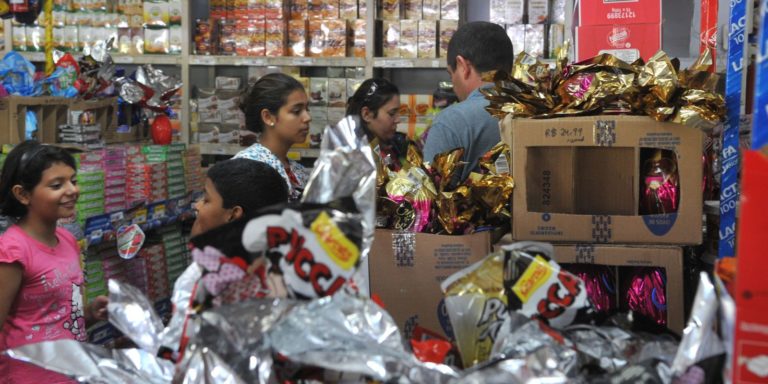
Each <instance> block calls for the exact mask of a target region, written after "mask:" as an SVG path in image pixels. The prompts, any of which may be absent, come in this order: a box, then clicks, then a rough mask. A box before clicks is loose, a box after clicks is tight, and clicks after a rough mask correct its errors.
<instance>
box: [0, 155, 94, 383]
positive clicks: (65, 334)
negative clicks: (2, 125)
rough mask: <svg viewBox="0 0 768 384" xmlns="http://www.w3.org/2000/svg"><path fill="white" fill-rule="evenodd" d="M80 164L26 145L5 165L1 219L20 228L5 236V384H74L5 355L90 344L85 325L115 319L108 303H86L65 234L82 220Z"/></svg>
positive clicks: (0, 342)
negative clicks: (76, 218)
mask: <svg viewBox="0 0 768 384" xmlns="http://www.w3.org/2000/svg"><path fill="white" fill-rule="evenodd" d="M75 175H76V172H75V160H74V158H72V155H70V154H69V153H67V152H66V151H64V150H63V149H61V148H57V147H53V146H48V145H42V144H39V143H37V142H34V141H26V142H24V143H21V144H19V145H18V146H16V147H15V148H14V149H13V150H12V151H11V153H9V154H8V157H7V158H6V160H5V164H4V165H3V170H2V175H0V213H2V214H3V215H5V216H9V217H12V218H13V219H14V224H13V225H12V226H11V227H10V228H8V230H7V231H6V232H5V233H4V234H3V235H2V236H0V378H2V382H3V383H11V384H18V383H45V384H53V383H69V382H71V381H70V380H68V379H67V378H66V377H64V376H61V375H59V374H57V373H54V372H50V371H47V370H44V369H42V368H38V367H35V366H32V365H29V364H27V363H23V362H20V361H17V360H13V359H11V358H9V357H7V356H4V355H2V352H3V351H5V350H6V349H10V348H15V347H19V346H22V345H25V344H31V343H39V342H43V341H51V340H62V339H69V340H79V341H85V340H86V333H85V326H86V324H87V323H90V322H91V321H92V320H104V319H106V317H107V313H106V306H107V298H106V297H104V296H100V297H97V298H96V299H95V300H94V301H93V302H92V303H91V304H90V306H89V307H86V306H85V305H84V303H83V296H82V288H83V271H82V269H81V268H80V249H79V247H78V245H77V241H76V240H75V238H74V236H72V234H70V233H69V232H67V231H66V230H65V229H62V228H58V227H57V226H56V223H57V221H58V220H59V219H62V218H66V217H71V216H72V215H74V214H75V203H76V202H77V198H78V194H79V190H78V188H77V182H76V177H75Z"/></svg>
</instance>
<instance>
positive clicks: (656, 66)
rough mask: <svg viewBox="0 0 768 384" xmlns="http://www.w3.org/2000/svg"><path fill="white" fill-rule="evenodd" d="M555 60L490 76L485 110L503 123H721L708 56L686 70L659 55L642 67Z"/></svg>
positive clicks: (521, 62)
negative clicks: (646, 119)
mask: <svg viewBox="0 0 768 384" xmlns="http://www.w3.org/2000/svg"><path fill="white" fill-rule="evenodd" d="M563 62H564V61H563V60H561V59H560V57H559V56H558V60H557V63H558V65H557V67H556V69H555V70H554V72H551V71H550V70H549V67H548V66H546V65H545V64H543V63H542V62H540V61H538V60H537V59H535V58H533V57H531V56H529V55H528V54H526V53H521V54H520V55H518V57H517V59H516V61H515V65H514V68H513V70H512V72H511V73H503V72H496V73H494V74H492V80H493V81H494V83H495V87H493V88H488V89H484V90H482V92H483V94H484V95H485V97H486V98H487V99H488V100H489V101H490V104H489V106H488V107H487V110H488V112H489V113H491V114H492V115H494V116H496V117H498V118H499V119H502V118H503V117H504V116H506V115H507V114H512V115H513V116H515V117H523V118H552V117H567V116H576V115H584V114H593V115H596V114H632V115H648V116H650V117H652V118H653V119H655V120H657V121H671V122H675V123H679V124H686V125H690V126H694V127H698V128H701V129H706V130H712V129H713V128H714V127H715V126H717V125H718V124H719V123H720V122H721V121H723V119H724V117H725V101H724V99H723V96H722V95H721V94H719V93H717V91H716V86H717V82H718V75H717V74H712V73H709V72H707V68H708V67H709V65H710V64H711V62H712V57H711V54H710V52H709V51H705V52H704V53H702V56H701V57H699V59H698V60H697V61H696V62H695V63H694V64H693V65H692V66H691V67H690V68H687V69H684V70H680V68H679V65H680V63H679V61H678V60H677V59H670V58H669V56H668V55H667V54H666V53H664V52H663V51H659V52H658V53H657V54H656V55H654V56H653V57H651V58H650V59H649V60H648V62H647V63H645V62H642V60H638V61H637V62H634V63H626V62H623V61H621V60H619V59H618V58H616V57H615V56H612V55H610V54H601V55H599V56H596V57H593V58H591V59H588V60H584V61H582V62H579V63H574V64H571V65H563V64H562V63H563Z"/></svg>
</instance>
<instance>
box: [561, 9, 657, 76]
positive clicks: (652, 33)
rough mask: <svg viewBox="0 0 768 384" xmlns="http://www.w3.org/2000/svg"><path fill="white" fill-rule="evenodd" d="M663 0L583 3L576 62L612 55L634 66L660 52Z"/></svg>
mask: <svg viewBox="0 0 768 384" xmlns="http://www.w3.org/2000/svg"><path fill="white" fill-rule="evenodd" d="M661 11H662V9H661V0H639V1H633V2H616V1H606V0H581V1H579V5H578V8H577V11H576V12H577V14H578V26H577V27H576V61H579V60H584V59H588V58H590V57H593V56H597V55H598V54H601V53H610V54H613V55H614V56H616V57H618V58H620V59H622V60H624V61H626V62H628V63H631V62H633V61H635V60H637V59H639V58H643V59H644V60H648V59H650V58H651V56H653V55H654V54H656V52H658V51H659V49H661Z"/></svg>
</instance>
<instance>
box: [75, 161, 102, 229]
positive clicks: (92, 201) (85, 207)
mask: <svg viewBox="0 0 768 384" xmlns="http://www.w3.org/2000/svg"><path fill="white" fill-rule="evenodd" d="M75 158H76V161H77V168H78V172H77V186H78V187H79V189H80V197H79V198H78V200H77V205H76V206H75V211H76V212H77V222H78V223H79V224H81V225H82V224H84V223H85V219H87V218H89V217H91V216H96V215H100V214H102V213H104V171H103V170H102V169H101V164H102V160H103V152H101V151H92V152H83V153H80V154H78V155H77V156H76V157H75Z"/></svg>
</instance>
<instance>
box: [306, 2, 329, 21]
mask: <svg viewBox="0 0 768 384" xmlns="http://www.w3.org/2000/svg"><path fill="white" fill-rule="evenodd" d="M324 3H325V2H324V0H307V19H309V20H322V19H323V8H324V7H325V5H324Z"/></svg>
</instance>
